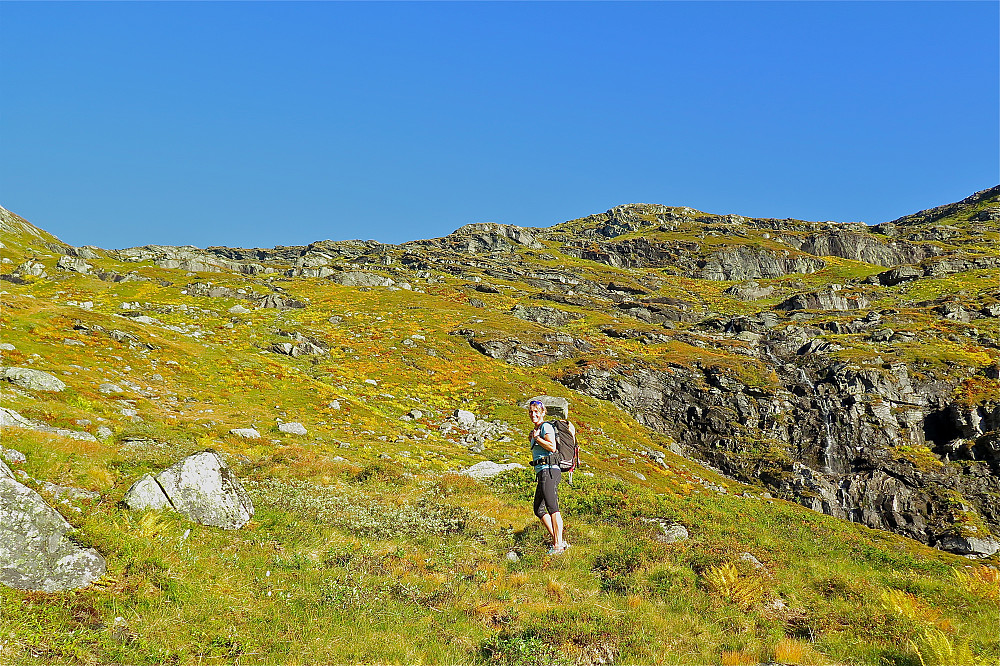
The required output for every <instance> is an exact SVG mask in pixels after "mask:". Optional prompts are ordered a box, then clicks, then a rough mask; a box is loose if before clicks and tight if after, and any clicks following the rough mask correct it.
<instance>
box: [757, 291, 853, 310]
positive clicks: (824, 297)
mask: <svg viewBox="0 0 1000 666" xmlns="http://www.w3.org/2000/svg"><path fill="white" fill-rule="evenodd" d="M868 305H869V303H868V299H866V298H865V297H864V296H849V295H845V294H842V293H840V290H839V289H836V288H831V289H827V290H824V291H813V292H809V293H806V294H796V295H795V296H792V297H791V298H789V299H786V300H784V301H782V302H781V303H779V304H778V305H776V306H775V307H776V308H777V309H779V310H841V311H842V310H860V309H863V308H867V307H868Z"/></svg>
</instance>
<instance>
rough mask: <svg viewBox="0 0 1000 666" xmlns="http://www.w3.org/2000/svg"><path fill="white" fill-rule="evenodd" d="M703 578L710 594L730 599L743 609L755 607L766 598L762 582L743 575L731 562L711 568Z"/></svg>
mask: <svg viewBox="0 0 1000 666" xmlns="http://www.w3.org/2000/svg"><path fill="white" fill-rule="evenodd" d="M702 577H703V578H704V581H705V588H706V589H707V590H708V591H709V592H711V593H712V594H716V595H718V596H720V597H723V598H725V599H728V600H729V601H731V602H733V603H734V604H736V605H737V606H739V607H741V608H749V607H750V606H753V605H754V604H756V603H757V602H758V601H760V599H761V597H762V596H764V586H763V584H762V581H761V580H760V579H759V578H757V577H754V576H749V575H744V574H741V573H740V571H739V569H737V568H736V565H734V564H733V563H731V562H726V563H725V564H720V565H718V566H714V567H710V568H709V569H707V570H706V571H705V573H704V574H703V575H702Z"/></svg>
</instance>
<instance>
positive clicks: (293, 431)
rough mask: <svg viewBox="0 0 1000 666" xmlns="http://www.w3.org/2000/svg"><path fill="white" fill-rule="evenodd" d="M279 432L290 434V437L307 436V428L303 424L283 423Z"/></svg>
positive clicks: (279, 427)
mask: <svg viewBox="0 0 1000 666" xmlns="http://www.w3.org/2000/svg"><path fill="white" fill-rule="evenodd" d="M278 430H280V431H281V432H285V433H288V434H289V435H305V434H306V427H305V426H304V425H302V424H301V423H282V424H281V425H279V426H278Z"/></svg>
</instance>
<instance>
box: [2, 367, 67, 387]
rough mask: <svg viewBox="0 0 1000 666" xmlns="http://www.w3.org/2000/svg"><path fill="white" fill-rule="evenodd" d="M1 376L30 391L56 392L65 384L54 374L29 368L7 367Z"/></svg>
mask: <svg viewBox="0 0 1000 666" xmlns="http://www.w3.org/2000/svg"><path fill="white" fill-rule="evenodd" d="M3 378H4V379H6V380H7V381H9V382H11V383H14V384H17V385H18V386H20V387H22V388H26V389H28V390H31V391H48V392H50V393H58V392H59V391H63V390H65V389H66V384H64V383H63V381H62V380H61V379H59V378H58V377H56V376H55V375H50V374H49V373H47V372H42V371H41V370H32V369H31V368H7V369H6V370H4V371H3Z"/></svg>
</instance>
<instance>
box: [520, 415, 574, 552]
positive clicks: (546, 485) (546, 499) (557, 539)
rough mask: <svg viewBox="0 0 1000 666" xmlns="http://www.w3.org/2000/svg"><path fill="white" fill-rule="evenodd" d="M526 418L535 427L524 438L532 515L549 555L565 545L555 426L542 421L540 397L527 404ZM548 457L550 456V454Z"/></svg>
mask: <svg viewBox="0 0 1000 666" xmlns="http://www.w3.org/2000/svg"><path fill="white" fill-rule="evenodd" d="M528 418H529V419H530V420H531V422H532V424H534V426H535V428H534V430H532V431H531V435H530V436H529V437H528V444H529V445H530V446H531V464H532V465H533V466H534V468H535V478H536V479H537V481H538V486H537V487H536V488H535V503H534V510H535V515H536V516H538V519H539V520H541V521H542V524H543V525H545V529H546V530H548V532H549V536H551V537H552V547H551V548H549V553H548V554H549V555H558V554H560V553H562V552H563V551H564V550H566V549H567V548H569V544H568V543H566V542H565V541H563V522H562V514H561V513H559V496H558V493H557V489H558V486H559V480H560V478H561V477H562V472H561V471H560V470H559V463H558V461H557V460H556V459H555V456H551V454H554V453H555V451H556V429H555V426H553V425H552V424H551V423H548V422H546V421H545V405H544V404H543V403H542V401H541V400H532V401H531V402H529V403H528ZM550 456H551V457H550Z"/></svg>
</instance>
